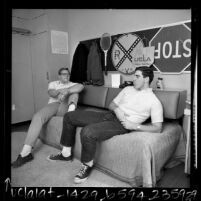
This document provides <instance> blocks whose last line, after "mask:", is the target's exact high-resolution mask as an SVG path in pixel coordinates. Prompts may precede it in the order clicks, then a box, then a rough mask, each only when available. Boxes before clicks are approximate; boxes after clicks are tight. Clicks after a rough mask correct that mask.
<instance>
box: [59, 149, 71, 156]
mask: <svg viewBox="0 0 201 201" xmlns="http://www.w3.org/2000/svg"><path fill="white" fill-rule="evenodd" d="M61 153H62V155H63V156H64V157H68V156H70V155H71V147H63V149H62V151H61Z"/></svg>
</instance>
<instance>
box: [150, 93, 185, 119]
mask: <svg viewBox="0 0 201 201" xmlns="http://www.w3.org/2000/svg"><path fill="white" fill-rule="evenodd" d="M153 92H154V93H155V94H156V96H157V97H158V99H159V100H160V101H161V103H162V105H163V111H164V117H165V118H167V119H178V118H180V117H182V116H183V114H184V108H185V105H186V104H185V101H186V91H185V90H177V91H173V90H171V91H167V90H153Z"/></svg>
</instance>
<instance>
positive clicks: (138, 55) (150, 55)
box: [132, 46, 155, 68]
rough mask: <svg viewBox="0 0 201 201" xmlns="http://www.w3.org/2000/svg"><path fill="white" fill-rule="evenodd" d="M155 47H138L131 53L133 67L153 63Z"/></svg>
mask: <svg viewBox="0 0 201 201" xmlns="http://www.w3.org/2000/svg"><path fill="white" fill-rule="evenodd" d="M154 50H155V47H154V46H153V47H143V48H138V50H137V51H136V52H135V54H132V63H133V66H134V67H135V68H137V67H139V66H150V65H151V64H153V63H154Z"/></svg>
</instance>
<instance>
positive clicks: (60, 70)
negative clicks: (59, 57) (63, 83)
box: [58, 67, 70, 75]
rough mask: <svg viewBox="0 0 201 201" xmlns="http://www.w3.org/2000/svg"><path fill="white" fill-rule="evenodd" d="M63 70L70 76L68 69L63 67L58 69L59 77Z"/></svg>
mask: <svg viewBox="0 0 201 201" xmlns="http://www.w3.org/2000/svg"><path fill="white" fill-rule="evenodd" d="M63 70H67V71H68V73H69V74H70V71H69V69H68V68H65V67H63V68H60V69H59V71H58V74H59V75H61V72H62V71H63Z"/></svg>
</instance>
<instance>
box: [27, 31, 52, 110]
mask: <svg viewBox="0 0 201 201" xmlns="http://www.w3.org/2000/svg"><path fill="white" fill-rule="evenodd" d="M31 60H32V74H33V91H34V106H35V112H37V111H38V110H40V109H41V108H42V107H44V106H45V105H46V104H47V103H48V99H49V96H48V93H47V90H48V81H49V72H48V65H47V32H44V33H42V34H37V35H34V36H32V37H31Z"/></svg>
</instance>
